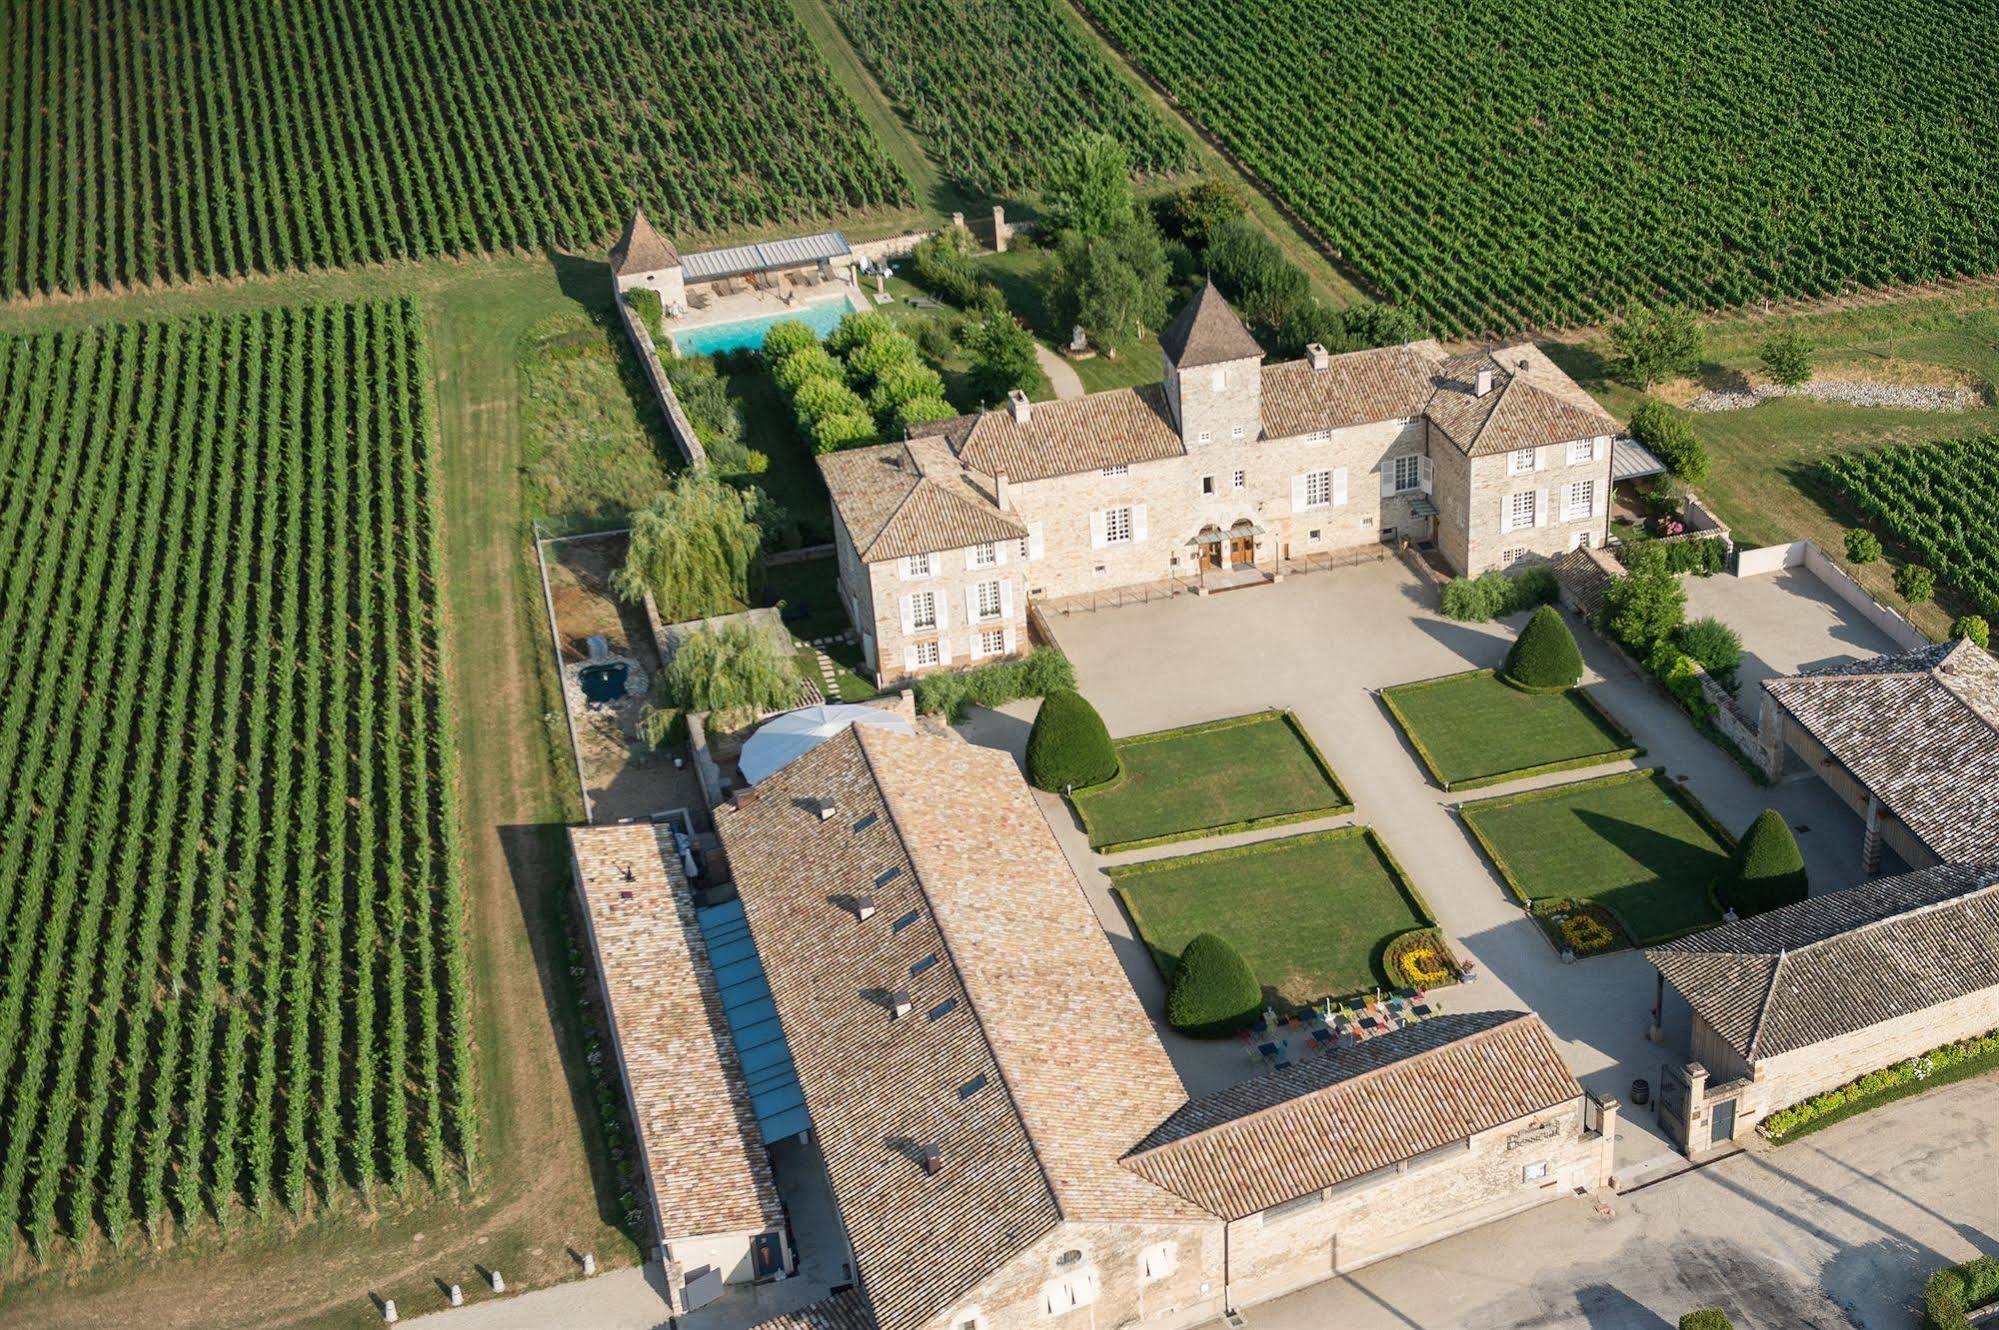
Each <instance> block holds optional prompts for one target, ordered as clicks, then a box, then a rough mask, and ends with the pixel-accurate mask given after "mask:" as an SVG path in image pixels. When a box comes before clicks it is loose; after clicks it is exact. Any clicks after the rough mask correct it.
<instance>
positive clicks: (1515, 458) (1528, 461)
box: [1506, 448, 1534, 476]
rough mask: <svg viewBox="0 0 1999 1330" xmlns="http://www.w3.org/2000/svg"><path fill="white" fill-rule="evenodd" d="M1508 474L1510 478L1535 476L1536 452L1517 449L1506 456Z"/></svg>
mask: <svg viewBox="0 0 1999 1330" xmlns="http://www.w3.org/2000/svg"><path fill="white" fill-rule="evenodd" d="M1506 474H1507V475H1509V476H1531V475H1533V474H1534V450H1533V449H1532V448H1515V449H1514V450H1513V451H1512V452H1510V453H1508V454H1507V455H1506Z"/></svg>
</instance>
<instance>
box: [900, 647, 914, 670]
mask: <svg viewBox="0 0 1999 1330" xmlns="http://www.w3.org/2000/svg"><path fill="white" fill-rule="evenodd" d="M902 668H903V672H904V673H905V674H914V673H916V648H915V647H914V646H906V647H904V648H903V649H902Z"/></svg>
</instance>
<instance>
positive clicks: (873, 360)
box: [847, 332, 923, 391]
mask: <svg viewBox="0 0 1999 1330" xmlns="http://www.w3.org/2000/svg"><path fill="white" fill-rule="evenodd" d="M921 368H923V362H922V360H921V359H920V358H919V357H918V356H917V354H916V340H915V339H914V338H912V337H909V336H907V335H906V334H904V333H899V332H895V333H885V334H883V335H882V336H879V337H874V338H870V339H869V340H868V341H865V342H863V343H861V344H860V345H859V346H857V347H855V348H854V349H853V350H852V351H850V352H848V354H847V381H848V382H849V383H851V384H853V385H854V387H856V388H858V389H861V390H863V391H865V390H866V389H867V388H868V387H869V386H870V385H872V384H874V383H876V382H878V381H879V380H880V379H882V378H883V377H884V376H886V375H891V374H894V373H895V372H896V371H898V370H904V369H921Z"/></svg>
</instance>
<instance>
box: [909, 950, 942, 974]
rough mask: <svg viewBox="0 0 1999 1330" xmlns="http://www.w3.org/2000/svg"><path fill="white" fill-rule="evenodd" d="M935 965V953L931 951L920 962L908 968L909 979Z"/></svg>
mask: <svg viewBox="0 0 1999 1330" xmlns="http://www.w3.org/2000/svg"><path fill="white" fill-rule="evenodd" d="M936 963H937V953H936V952H934V951H933V952H931V953H930V954H929V955H928V956H925V957H924V958H923V959H922V960H920V961H918V962H917V963H916V964H914V965H912V966H910V967H909V977H910V978H911V979H914V978H915V977H916V976H917V975H919V974H922V973H923V972H924V971H925V970H927V969H929V968H930V967H931V966H933V965H935V964H936Z"/></svg>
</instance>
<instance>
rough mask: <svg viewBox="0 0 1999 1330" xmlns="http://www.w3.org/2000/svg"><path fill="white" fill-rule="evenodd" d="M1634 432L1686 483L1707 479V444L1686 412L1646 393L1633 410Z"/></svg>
mask: <svg viewBox="0 0 1999 1330" xmlns="http://www.w3.org/2000/svg"><path fill="white" fill-rule="evenodd" d="M1631 434H1632V437H1633V438H1635V439H1637V440H1638V442H1640V443H1642V444H1644V445H1645V447H1646V448H1647V449H1649V450H1650V451H1651V453H1652V455H1653V456H1654V457H1657V458H1658V459H1659V460H1660V461H1661V462H1664V463H1665V464H1666V467H1667V469H1668V470H1670V471H1671V472H1672V473H1673V474H1674V475H1676V476H1678V477H1679V478H1680V479H1681V480H1684V481H1686V482H1687V484H1689V485H1698V484H1700V483H1701V482H1702V481H1704V480H1706V479H1707V447H1706V445H1704V444H1703V443H1702V442H1701V440H1700V436H1699V435H1698V434H1696V433H1694V423H1693V421H1692V420H1691V419H1690V418H1689V417H1688V415H1687V413H1686V412H1684V411H1680V410H1676V409H1675V408H1673V407H1670V406H1668V405H1666V403H1664V402H1662V401H1660V400H1659V399H1658V398H1656V397H1647V398H1646V399H1645V400H1644V401H1642V402H1640V403H1639V404H1638V409H1637V410H1636V411H1633V412H1632V413H1631Z"/></svg>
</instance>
